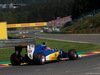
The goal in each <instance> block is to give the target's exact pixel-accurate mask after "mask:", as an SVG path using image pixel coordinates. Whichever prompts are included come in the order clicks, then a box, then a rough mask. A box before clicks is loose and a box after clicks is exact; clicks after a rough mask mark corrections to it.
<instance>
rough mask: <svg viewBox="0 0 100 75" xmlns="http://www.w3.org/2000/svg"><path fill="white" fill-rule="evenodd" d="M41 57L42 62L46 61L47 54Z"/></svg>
mask: <svg viewBox="0 0 100 75" xmlns="http://www.w3.org/2000/svg"><path fill="white" fill-rule="evenodd" d="M41 58H42V59H41V61H42V63H45V56H44V55H42V56H41Z"/></svg>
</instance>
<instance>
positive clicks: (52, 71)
mask: <svg viewBox="0 0 100 75" xmlns="http://www.w3.org/2000/svg"><path fill="white" fill-rule="evenodd" d="M28 36H33V37H42V35H41V36H40V35H32V34H31V35H30V34H28ZM45 36H47V35H45ZM50 36H51V35H48V36H47V38H51V37H54V38H55V39H62V38H63V39H62V40H71V39H73V40H71V41H82V42H92V43H100V39H99V38H100V35H61V37H59V38H58V36H60V35H57V36H55V35H52V36H51V37H50ZM62 36H65V37H62ZM66 36H67V37H66ZM70 36H72V37H70ZM73 36H74V37H73ZM43 37H44V36H43ZM43 37H42V38H43ZM56 37H57V38H56ZM44 38H46V37H44ZM64 38H67V39H64ZM68 38H69V39H68ZM75 38H77V39H75ZM79 38H80V39H79ZM78 39H79V40H78ZM89 39H91V40H89ZM92 39H94V40H95V41H93V40H92ZM0 75H100V54H96V55H91V56H87V57H83V58H81V59H78V60H66V61H60V62H52V63H47V64H45V65H23V66H8V67H2V68H0Z"/></svg>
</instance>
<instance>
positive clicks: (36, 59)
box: [34, 53, 46, 65]
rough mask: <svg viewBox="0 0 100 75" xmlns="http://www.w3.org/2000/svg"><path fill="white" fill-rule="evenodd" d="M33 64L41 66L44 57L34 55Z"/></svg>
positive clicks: (43, 62) (39, 54)
mask: <svg viewBox="0 0 100 75" xmlns="http://www.w3.org/2000/svg"><path fill="white" fill-rule="evenodd" d="M34 62H35V63H36V64H38V65H43V64H45V62H46V57H45V54H44V53H36V54H35V55H34Z"/></svg>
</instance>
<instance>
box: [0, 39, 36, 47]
mask: <svg viewBox="0 0 100 75" xmlns="http://www.w3.org/2000/svg"><path fill="white" fill-rule="evenodd" d="M22 44H36V41H35V39H34V38H23V39H7V40H0V48H6V47H15V46H16V45H22Z"/></svg>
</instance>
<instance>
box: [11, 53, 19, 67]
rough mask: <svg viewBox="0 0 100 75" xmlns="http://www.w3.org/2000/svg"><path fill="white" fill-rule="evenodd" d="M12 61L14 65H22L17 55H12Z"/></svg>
mask: <svg viewBox="0 0 100 75" xmlns="http://www.w3.org/2000/svg"><path fill="white" fill-rule="evenodd" d="M10 61H11V64H12V65H20V57H17V56H16V54H15V53H13V54H12V55H11V57H10Z"/></svg>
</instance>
